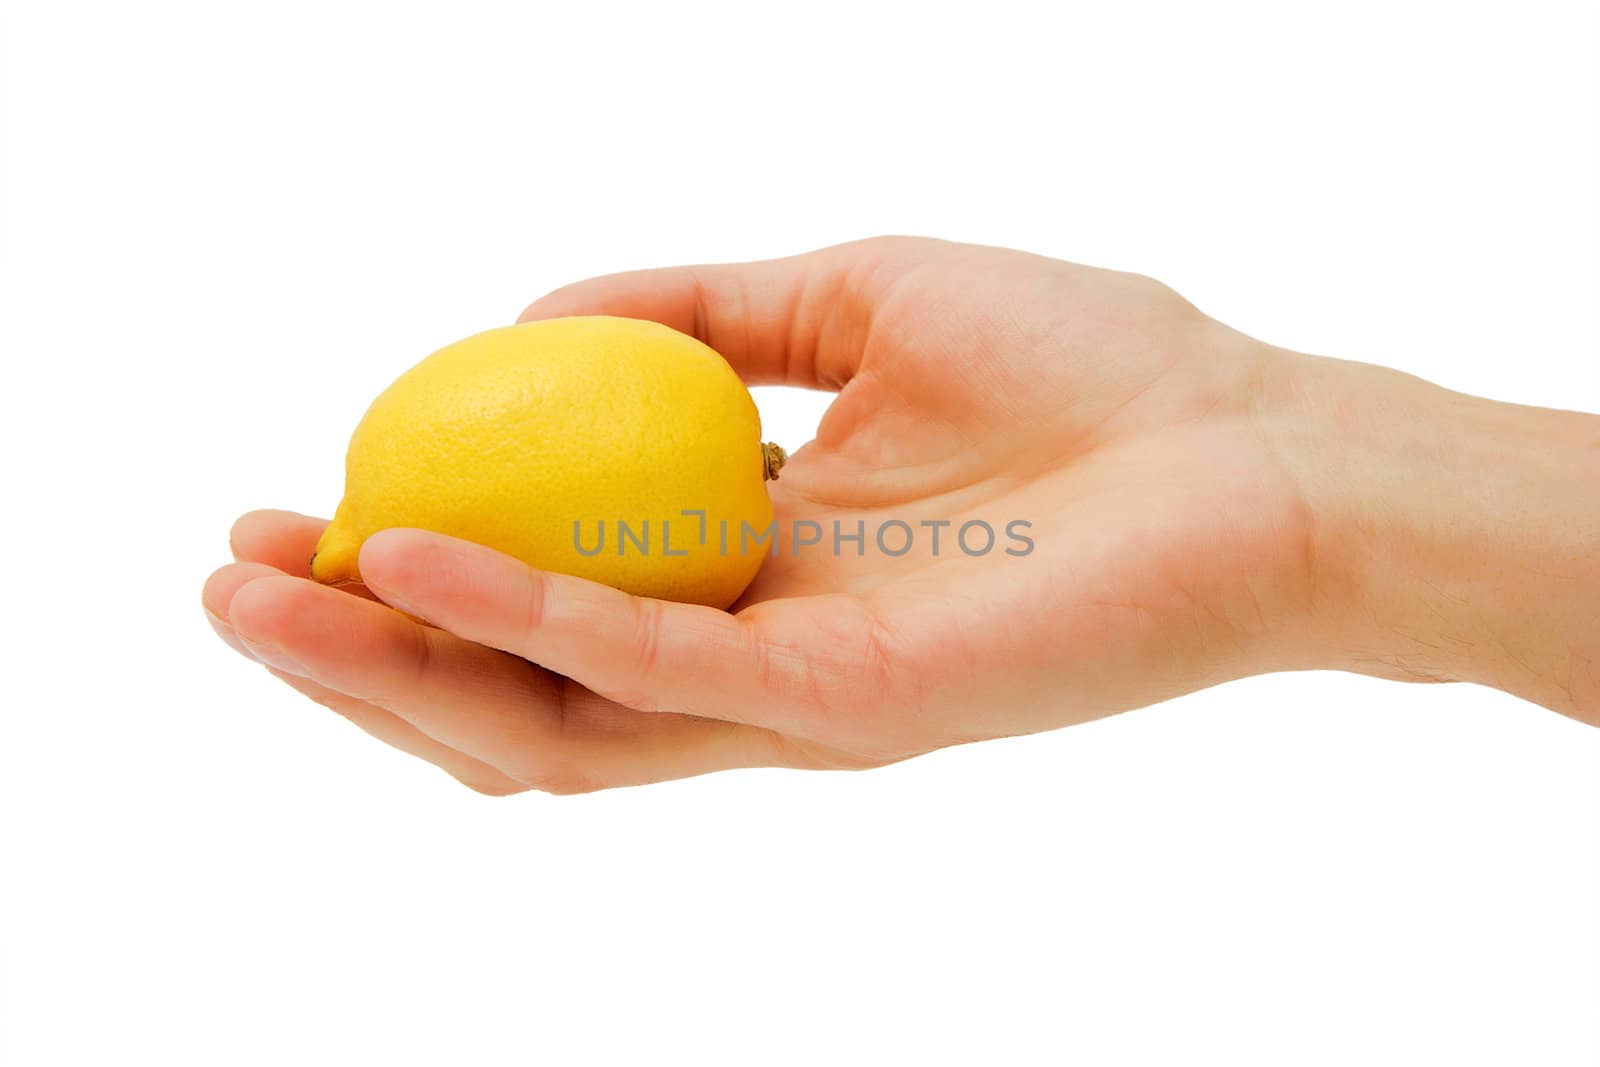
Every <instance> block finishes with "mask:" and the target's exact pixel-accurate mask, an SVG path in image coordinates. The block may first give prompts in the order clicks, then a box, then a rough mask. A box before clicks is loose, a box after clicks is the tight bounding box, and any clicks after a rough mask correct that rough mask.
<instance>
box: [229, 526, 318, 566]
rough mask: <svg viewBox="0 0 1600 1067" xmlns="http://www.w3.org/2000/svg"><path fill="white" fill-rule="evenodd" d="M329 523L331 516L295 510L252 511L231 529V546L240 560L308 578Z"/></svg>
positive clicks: (234, 554)
mask: <svg viewBox="0 0 1600 1067" xmlns="http://www.w3.org/2000/svg"><path fill="white" fill-rule="evenodd" d="M327 525H328V520H327V519H314V518H312V517H311V516H309V515H300V514H297V513H296V512H293V511H277V510H273V509H263V510H261V511H251V512H247V513H246V514H244V515H241V516H239V519H238V520H237V521H236V522H235V523H234V524H233V529H232V530H229V531H228V545H229V547H231V548H232V549H233V558H234V559H236V560H240V561H241V562H243V561H249V562H252V563H264V564H266V565H267V566H269V567H274V568H276V569H278V570H280V571H282V572H283V573H285V574H293V575H298V576H300V577H305V576H306V575H308V574H310V572H311V553H312V552H313V551H314V550H315V549H316V547H317V539H318V538H319V537H321V536H322V531H323V530H324V529H325V528H326V527H327Z"/></svg>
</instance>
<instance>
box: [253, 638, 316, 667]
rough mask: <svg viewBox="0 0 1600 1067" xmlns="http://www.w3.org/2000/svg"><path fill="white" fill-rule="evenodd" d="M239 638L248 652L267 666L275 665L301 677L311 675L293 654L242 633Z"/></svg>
mask: <svg viewBox="0 0 1600 1067" xmlns="http://www.w3.org/2000/svg"><path fill="white" fill-rule="evenodd" d="M239 640H240V641H242V642H243V643H244V646H245V648H247V649H249V650H250V654H251V655H252V656H254V657H255V658H256V659H258V660H260V661H261V662H262V663H265V664H266V665H267V666H269V667H276V668H278V670H280V671H285V672H287V673H289V674H297V675H299V676H300V677H302V678H309V677H311V672H310V671H308V670H306V669H305V667H303V666H301V665H300V663H299V662H298V661H297V660H296V659H295V658H294V657H293V656H291V655H289V654H288V653H287V652H285V651H284V650H283V649H281V648H277V647H275V646H273V645H263V644H260V643H258V642H255V641H252V640H250V639H249V638H248V637H245V636H244V635H243V634H240V635H239Z"/></svg>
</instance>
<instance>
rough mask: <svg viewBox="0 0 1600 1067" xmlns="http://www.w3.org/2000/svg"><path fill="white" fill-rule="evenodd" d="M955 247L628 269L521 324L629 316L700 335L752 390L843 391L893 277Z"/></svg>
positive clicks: (885, 245)
mask: <svg viewBox="0 0 1600 1067" xmlns="http://www.w3.org/2000/svg"><path fill="white" fill-rule="evenodd" d="M949 247H950V245H949V244H948V243H947V242H942V241H933V240H927V239H922V238H909V237H901V238H875V239H872V240H867V241H854V242H851V243H849V244H842V245H834V246H832V247H830V248H823V249H819V250H817V251H815V252H807V253H804V254H802V255H796V256H787V257H784V258H782V259H766V260H758V261H755V262H750V263H719V264H710V265H704V266H691V267H663V268H657V269H655V270H641V271H629V272H626V273H622V274H610V275H605V276H603V277H599V278H591V279H589V280H588V281H582V282H577V283H575V284H573V285H568V286H566V287H564V288H561V289H557V290H556V291H555V292H553V293H550V294H549V295H548V296H545V297H543V298H541V299H539V300H537V301H535V302H534V303H533V304H532V305H530V306H529V307H528V309H527V310H526V311H524V312H523V313H522V316H521V317H520V318H519V319H518V321H519V322H529V321H532V320H535V319H548V318H555V317H557V316H561V315H621V316H624V317H627V318H635V319H650V320H653V321H655V322H660V323H665V324H666V325H668V326H671V327H672V328H674V329H676V330H680V331H682V332H684V333H687V334H690V335H692V336H694V337H697V338H699V339H700V340H701V341H704V342H705V343H706V344H708V345H710V346H711V347H712V348H714V349H716V350H717V351H718V352H719V353H721V354H722V356H723V358H724V359H726V360H727V361H728V362H729V363H730V364H732V365H733V368H734V369H735V370H736V371H738V372H739V374H740V376H741V377H743V378H744V379H745V381H747V382H749V383H751V384H752V385H760V384H781V385H797V386H804V387H807V388H812V389H838V388H839V387H841V386H842V385H843V384H844V383H845V382H847V381H849V380H850V378H851V377H852V376H853V375H854V373H855V370H856V367H857V366H858V364H859V362H860V359H861V353H862V350H863V348H864V347H865V344H866V339H867V335H868V333H869V332H870V330H871V326H872V317H873V313H874V310H875V309H876V307H877V306H878V304H879V302H880V300H881V299H882V297H883V294H884V293H885V292H886V291H887V289H888V286H889V285H890V284H891V283H892V282H893V281H894V279H895V278H896V277H898V276H900V275H901V274H903V273H904V272H905V271H906V270H908V269H910V267H911V266H913V265H915V264H916V263H918V262H921V261H923V260H925V259H927V258H928V257H929V256H931V255H933V254H935V253H936V252H937V251H938V250H940V249H947V248H949Z"/></svg>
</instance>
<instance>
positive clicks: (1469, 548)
mask: <svg viewBox="0 0 1600 1067" xmlns="http://www.w3.org/2000/svg"><path fill="white" fill-rule="evenodd" d="M1275 366H1276V368H1277V371H1276V373H1275V376H1274V378H1273V382H1272V384H1271V386H1270V387H1269V388H1270V391H1271V392H1272V394H1273V406H1274V411H1275V413H1274V414H1273V415H1272V416H1270V419H1271V422H1272V425H1273V427H1274V429H1273V434H1274V437H1275V439H1276V440H1277V441H1278V442H1279V446H1280V448H1281V452H1282V455H1283V456H1284V458H1285V463H1286V465H1287V466H1288V467H1289V468H1290V470H1291V472H1292V473H1293V475H1294V477H1295V478H1296V480H1297V482H1298V483H1299V484H1300V486H1301V489H1302V492H1303V494H1304V499H1305V501H1306V505H1307V511H1308V515H1309V517H1310V522H1309V523H1308V528H1309V529H1310V530H1311V534H1310V537H1309V543H1308V545H1307V546H1306V554H1307V559H1308V571H1309V574H1310V579H1309V581H1308V597H1307V599H1308V608H1309V610H1308V613H1307V626H1306V630H1307V633H1308V637H1309V641H1308V645H1309V646H1310V647H1314V648H1317V649H1319V650H1320V651H1321V654H1322V656H1323V657H1324V658H1325V660H1326V662H1322V663H1317V664H1315V665H1317V666H1326V667H1335V668H1340V669H1347V670H1354V671H1360V672H1363V673H1370V674H1378V675H1382V676H1384V677H1393V678H1404V679H1411V680H1432V681H1470V682H1479V683H1482V684H1485V685H1490V686H1494V687H1495V688H1498V689H1503V690H1506V691H1508V692H1511V693H1515V694H1517V695H1518V696H1522V697H1524V698H1526V699H1529V700H1532V701H1536V702H1537V703H1540V704H1543V705H1544V706H1546V707H1549V708H1552V709H1554V710H1557V711H1560V712H1563V713H1565V714H1568V715H1572V716H1575V717H1577V718H1579V719H1583V720H1585V721H1587V722H1590V723H1595V724H1597V725H1600V416H1596V415H1589V414H1582V413H1578V412H1570V411H1557V410H1551V409H1547V408H1534V407H1525V406H1520V405H1515V404H1505V403H1498V402H1495V401H1491V400H1485V399H1482V398H1479V397H1472V396H1466V395H1464V394H1461V393H1455V392H1451V391H1450V390H1447V389H1444V388H1442V387H1439V386H1436V385H1433V384H1431V383H1428V382H1425V381H1422V380H1421V379H1418V378H1415V377H1412V376H1410V375H1406V374H1402V373H1400V372H1397V371H1393V370H1388V369H1385V368H1380V367H1373V366H1369V365H1366V364H1360V363H1350V362H1345V361H1341V360H1331V359H1323V358H1317V357H1310V356H1302V355H1298V354H1292V353H1287V352H1284V353H1281V358H1278V359H1276V361H1275Z"/></svg>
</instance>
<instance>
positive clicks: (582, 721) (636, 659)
mask: <svg viewBox="0 0 1600 1067" xmlns="http://www.w3.org/2000/svg"><path fill="white" fill-rule="evenodd" d="M576 314H610V315H625V316H631V317H635V318H645V319H654V320H656V321H660V322H664V323H666V324H668V325H670V326H673V327H675V328H677V329H680V330H683V331H684V332H687V333H692V334H693V335H695V336H697V337H699V338H700V339H701V340H703V341H705V342H706V343H708V344H710V345H711V346H712V347H713V348H715V349H716V350H717V351H719V352H721V353H722V354H723V355H724V356H725V357H726V358H727V359H728V361H729V362H730V363H731V364H732V365H733V366H734V368H735V369H736V370H738V371H739V373H740V374H741V376H743V377H744V379H745V380H746V381H747V382H749V383H750V384H770V383H785V384H790V385H798V386H805V387H810V388H816V389H827V390H833V391H836V392H837V396H836V397H835V398H834V400H833V402H832V405H831V406H830V407H829V409H828V411H827V414H826V416H825V417H824V419H823V421H822V423H821V426H820V428H819V430H818V432H817V436H816V439H815V440H814V441H812V442H810V443H808V444H806V445H805V446H804V447H803V448H801V449H799V450H798V451H797V452H795V454H794V455H793V456H791V457H790V460H789V463H788V465H787V466H785V467H784V469H783V472H782V477H781V479H780V480H779V481H777V482H775V483H772V484H771V485H770V486H769V489H770V490H771V493H772V498H773V501H774V505H775V508H776V510H777V514H778V518H779V522H780V526H781V528H782V529H783V530H784V531H785V532H786V533H787V532H788V531H791V530H793V529H794V526H793V523H794V522H795V520H809V521H812V522H817V523H820V524H821V529H822V530H823V531H825V533H824V541H823V544H822V545H821V546H819V547H813V548H807V549H802V550H799V551H796V550H795V549H794V548H793V546H792V543H791V542H790V541H789V540H788V539H787V537H786V539H785V540H784V541H783V542H782V544H781V549H782V551H781V554H780V555H779V556H777V557H776V558H771V559H768V560H767V561H766V563H765V564H764V566H763V568H762V570H761V573H760V574H759V575H758V577H757V579H756V581H755V583H754V584H753V585H752V586H751V588H750V589H749V590H748V591H747V592H746V593H745V595H744V596H743V597H742V598H741V599H740V601H739V602H738V603H737V604H736V605H734V607H733V609H732V610H731V611H730V612H723V611H717V610H714V609H710V608H704V607H698V606H690V605H682V604H672V603H666V602H662V601H653V600H646V599H640V598H635V597H631V596H628V595H626V594H624V593H621V592H618V591H616V590H613V589H610V588H608V587H605V586H601V585H597V584H594V583H590V582H586V581H583V580H581V579H576V578H571V577H567V576H563V575H558V574H552V573H547V572H540V571H535V570H533V569H531V568H529V567H527V566H526V565H524V564H522V563H520V562H518V561H516V560H514V559H511V558H509V557H506V556H503V555H501V554H499V553H496V552H493V551H491V550H488V549H486V548H483V547H480V546H477V545H472V544H469V543H467V542H464V541H458V540H455V539H452V538H447V537H443V536H440V535H436V534H430V533H426V532H424V531H420V530H404V529H401V530H389V531H384V532H381V533H379V534H377V535H375V536H374V537H372V538H371V539H369V540H368V542H367V543H366V544H365V546H364V547H363V549H362V552H361V557H360V567H361V572H362V575H363V577H364V579H365V581H366V583H367V586H366V588H359V587H358V588H355V589H333V588H329V587H326V586H322V585H318V584H317V583H314V582H312V581H310V580H309V578H308V577H307V574H306V561H307V560H308V558H309V557H310V554H311V550H312V546H313V545H314V543H315V542H316V539H317V536H318V534H319V533H320V531H321V529H322V527H323V525H324V524H325V523H324V520H320V519H313V518H309V517H306V516H302V515H296V514H292V513H288V512H282V511H257V512H252V513H250V514H248V515H245V516H244V517H242V518H241V519H240V520H239V521H238V523H237V524H236V525H235V526H234V529H233V532H232V537H231V542H232V548H233V554H234V556H235V559H236V560H237V562H235V563H232V564H229V565H227V566H224V567H222V568H221V569H220V570H218V571H216V572H215V573H214V574H212V576H211V577H210V579H209V580H208V581H207V582H206V585H205V589H204V593H203V600H204V604H205V609H206V612H207V615H208V617H209V619H210V621H211V623H212V625H213V626H214V627H215V628H216V630H217V633H218V635H219V636H220V637H221V638H222V639H223V640H224V641H225V642H227V643H228V644H229V645H230V646H232V647H233V648H234V649H236V650H237V651H239V652H241V653H242V654H244V655H245V656H246V657H248V658H250V659H251V660H252V661H254V662H257V663H260V664H263V665H265V667H266V668H267V669H268V670H269V671H271V672H272V673H273V674H275V675H277V676H278V677H279V678H281V679H282V680H283V681H284V682H285V683H286V684H288V685H289V686H291V687H292V688H294V689H296V690H298V691H300V692H301V693H303V694H304V695H306V696H308V697H310V698H311V699H312V700H315V701H317V702H319V703H321V704H324V705H326V706H328V707H329V708H332V709H333V710H334V711H337V712H338V713H340V714H341V715H344V716H345V717H347V718H349V719H350V720H351V721H352V722H354V723H355V724H356V725H358V726H360V727H361V728H362V729H364V730H366V731H368V732H369V733H371V734H372V735H374V736H375V737H377V738H379V739H380V740H382V741H385V742H387V743H389V744H391V745H393V746H395V747H396V748H399V749H401V750H403V751H406V752H409V753H411V754H413V755H416V756H419V757H421V758H423V759H425V760H428V761H430V762H432V763H434V764H436V765H438V766H439V767H441V768H443V769H444V770H446V771H448V772H449V773H450V774H452V775H454V776H455V777H456V778H458V779H459V780H460V781H462V782H463V783H465V784H466V785H468V786H470V787H472V788H473V789H476V790H479V791H480V792H484V793H489V794H496V795H500V794H508V793H515V792H520V791H523V790H526V789H539V790H544V791H548V792H553V793H572V792H584V791H589V790H594V789H600V788H606V787H612V786H623V785H637V784H642V783H646V782H654V781H660V780H664V779H671V778H679V777H684V776H688V775H694V774H701V773H705V772H709V771H716V770H723V769H728V768H734V767H747V766H785V767H805V768H862V767H871V766H878V765H882V764H886V763H890V762H894V761H897V760H901V759H905V758H908V757H910V756H915V755H918V754H920V753H924V752H929V751H932V750H934V749H938V748H942V747H945V746H948V745H954V744H960V743H964V742H969V741H977V740H983V739H986V738H993V737H1002V736H1008V735H1015V734H1022V733H1029V732H1034V731H1040V730H1049V729H1054V728H1057V727H1061V726H1066V725H1070V724H1073V723H1078V722H1083V721H1085V720H1088V719H1092V718H1096V717H1099V716H1103V715H1109V714H1112V713H1115V712H1119V711H1124V710H1128V709H1132V708H1137V707H1142V706H1144V705H1147V704H1151V703H1154V702H1157V701H1161V700H1165V699H1168V698H1171V697H1175V696H1178V695H1180V694H1183V693H1187V692H1191V691H1193V690H1196V689H1200V688H1204V687H1206V686H1211V685H1215V684H1218V683H1220V682H1224V681H1228V680H1230V679H1234V678H1241V677H1245V676H1247V675H1253V674H1259V673H1264V672H1269V671H1283V670H1300V669H1317V668H1332V669H1341V670H1350V671H1358V672H1363V673H1368V674H1375V675H1379V676H1382V677H1386V678H1394V679H1399V680H1409V681H1473V682H1479V683H1483V684H1486V685H1491V686H1495V687H1498V688H1501V689H1504V690H1507V691H1509V692H1512V693H1515V694H1517V695H1520V696H1523V697H1525V698H1527V699H1529V700H1531V701H1534V702H1537V703H1539V704H1542V705H1544V706H1546V707H1548V708H1552V709H1555V710H1557V711H1560V712H1563V713H1565V714H1568V715H1572V716H1574V717H1576V718H1579V719H1582V720H1583V721H1585V722H1588V723H1591V724H1600V613H1597V612H1596V610H1595V608H1594V605H1595V604H1597V603H1600V417H1596V416H1594V415H1586V414H1579V413H1575V412H1563V411H1554V410H1549V409H1543V408H1530V407H1520V406H1516V405H1510V404H1501V403H1496V402H1493V401H1488V400H1483V399H1479V398H1474V397H1468V396H1464V395H1462V394H1459V393H1453V392H1450V391H1448V390H1445V389H1442V388H1439V387H1437V386H1434V385H1431V384H1429V383H1427V382H1424V381H1421V380H1419V379H1417V378H1414V377H1411V376H1409V375H1405V374H1401V373H1398V372H1395V371H1392V370H1388V369H1384V368H1380V367H1374V366H1370V365H1366V364H1360V363H1352V362H1347V361H1342V360H1333V359H1326V358H1321V357H1315V356H1309V355H1304V354H1300V353H1294V352H1289V351H1286V350H1284V349H1281V348H1276V347H1273V346H1271V345H1269V344H1265V343H1263V342H1261V341H1257V340H1255V339H1253V338H1250V337H1247V336H1245V335H1243V334H1241V333H1239V332H1237V331H1235V330H1233V329H1230V328H1229V327H1227V326H1224V325H1222V324H1221V323H1218V322H1216V321H1214V320H1212V319H1210V318H1208V317H1207V316H1206V315H1204V314H1202V313H1201V312H1200V311H1199V310H1197V309H1196V308H1195V307H1194V306H1193V305H1191V304H1189V303H1188V302H1187V301H1185V300H1184V299H1183V298H1181V297H1180V296H1178V295H1177V294H1176V293H1174V292H1173V291H1172V290H1170V289H1168V288H1167V287H1165V286H1163V285H1161V284H1160V283H1158V282H1155V281H1152V280H1151V279H1148V278H1144V277H1141V276H1137V275H1130V274H1122V273H1115V272H1111V271H1104V270H1096V269H1092V268H1088V267H1082V266H1077V265H1074V264H1069V263H1063V262H1060V261H1057V260H1051V259H1046V258H1042V257H1038V256H1033V255H1028V254H1025V253H1021V252H1015V251H1010V250H1006V249H999V248H990V247H982V246H974V245H964V244H955V243H950V242H944V241H936V240H930V239H920V238H877V239H872V240H867V241H858V242H853V243H850V244H845V245H839V246H835V247H831V248H826V249H822V250H819V251H816V252H811V253H807V254H804V255H799V256H792V257H787V258H783V259H776V260H768V261H762V262H756V263H744V264H720V265H711V266H698V267H677V268H667V269H662V270H653V271H639V272H631V273H626V274H618V275H610V276H606V277H602V278H595V279H591V280H589V281H585V282H580V283H578V284H576V285H571V286H568V287H566V288H563V289H560V290H557V291H556V292H554V293H551V294H550V295H548V296H546V297H544V298H542V299H540V300H538V301H537V302H535V303H534V304H533V305H532V306H531V307H529V308H528V309H527V310H526V311H525V312H524V313H523V315H522V320H524V321H526V320H530V319H537V318H546V317H553V316H558V315H576ZM889 519H898V520H901V521H903V522H906V523H907V524H909V525H910V526H911V527H912V529H913V531H915V532H916V534H917V536H916V537H915V538H914V539H913V549H912V551H910V552H909V553H907V554H906V555H904V556H901V557H893V556H889V555H887V554H886V553H884V552H881V551H878V550H876V548H875V547H874V546H873V544H872V537H873V531H875V530H876V529H877V528H878V526H879V524H880V523H882V522H884V521H886V520H889ZM973 519H982V520H984V521H986V522H988V523H989V524H990V525H991V526H992V527H994V528H995V529H996V530H997V531H998V532H999V534H1000V536H999V539H998V541H997V547H996V548H995V549H994V550H993V551H991V552H989V553H988V554H985V555H982V556H968V555H965V554H964V553H962V552H961V551H959V550H958V548H957V547H956V546H955V543H954V540H953V539H954V536H955V532H956V529H957V527H959V526H960V525H961V524H962V523H964V522H967V521H969V520H973ZM835 520H838V521H840V522H841V523H842V524H843V527H842V528H843V530H844V531H845V532H847V533H848V532H853V531H854V529H855V526H856V521H857V520H862V521H863V522H864V523H865V529H866V531H867V546H866V550H865V552H864V553H863V554H861V555H859V556H858V555H856V554H855V551H856V550H855V548H854V546H853V544H849V543H846V544H845V545H844V546H843V549H844V550H843V553H842V554H840V555H835V554H834V553H833V552H832V551H831V531H832V529H833V523H834V521H835ZM941 520H947V521H949V522H950V523H951V525H950V526H948V527H944V528H943V529H942V535H941V538H942V543H941V545H940V551H939V552H938V553H937V554H935V553H934V552H933V551H932V550H931V545H930V544H929V538H928V534H929V533H930V529H931V528H930V527H926V526H924V525H922V524H923V523H925V522H938V521H941ZM1012 520H1024V521H1026V522H1028V523H1031V526H1029V527H1028V528H1027V529H1026V535H1027V536H1028V537H1029V538H1031V540H1032V543H1033V550H1032V551H1031V552H1030V553H1028V554H1027V555H1022V556H1012V555H1007V554H1006V553H1005V552H1004V549H1005V548H1007V547H1012V548H1017V547H1019V542H1016V541H1012V540H1008V539H1006V537H1005V535H1004V532H1003V531H1004V528H1005V524H1006V523H1008V522H1010V521H1012ZM807 529H808V530H810V529H811V528H809V527H807ZM903 538H904V535H903V534H900V533H895V534H894V535H893V536H892V537H890V538H889V545H890V547H891V548H898V547H899V545H900V544H901V543H902V541H903ZM981 541H982V538H981V534H980V532H975V533H974V536H973V543H974V545H975V546H976V547H981ZM423 620H425V621H423Z"/></svg>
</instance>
